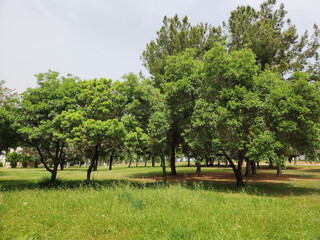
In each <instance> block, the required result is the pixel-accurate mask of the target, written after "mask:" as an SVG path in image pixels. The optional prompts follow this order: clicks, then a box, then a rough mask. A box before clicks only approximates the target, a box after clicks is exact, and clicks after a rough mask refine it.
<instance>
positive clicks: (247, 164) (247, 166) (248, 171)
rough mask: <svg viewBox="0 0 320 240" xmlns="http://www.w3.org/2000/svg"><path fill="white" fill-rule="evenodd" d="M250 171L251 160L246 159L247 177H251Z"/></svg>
mask: <svg viewBox="0 0 320 240" xmlns="http://www.w3.org/2000/svg"><path fill="white" fill-rule="evenodd" d="M250 170H251V160H250V159H248V158H247V159H246V174H245V176H246V177H249V176H250Z"/></svg>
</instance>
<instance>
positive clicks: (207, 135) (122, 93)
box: [1, 0, 320, 187]
mask: <svg viewBox="0 0 320 240" xmlns="http://www.w3.org/2000/svg"><path fill="white" fill-rule="evenodd" d="M275 8H276V2H275V1H274V0H269V1H266V2H264V3H263V4H262V5H261V6H260V9H259V10H255V9H254V8H252V7H250V6H246V7H245V6H239V7H238V8H237V9H236V10H234V11H233V12H232V13H231V15H230V18H229V20H228V22H227V23H223V24H222V26H218V27H214V26H211V25H209V24H207V23H200V24H198V25H192V24H191V23H190V22H189V21H188V18H187V17H184V18H183V19H182V20H180V19H179V18H178V16H174V17H173V18H167V17H164V19H163V26H162V27H161V29H160V30H159V31H158V32H157V39H156V40H155V41H151V42H150V43H149V44H147V46H146V49H145V51H144V52H143V53H142V57H141V59H142V61H143V64H144V66H145V67H146V68H147V69H148V70H149V72H150V74H151V78H150V79H148V78H144V77H143V76H138V75H135V74H132V73H130V74H127V75H124V77H123V79H122V80H121V81H112V80H108V79H104V78H101V79H93V80H81V79H79V78H77V77H73V76H72V75H67V76H65V77H59V74H58V73H57V72H54V71H48V72H47V73H40V74H38V75H37V82H38V87H36V88H33V89H31V88H29V89H28V90H27V91H25V92H24V93H23V94H22V95H21V96H19V97H15V96H12V97H10V100H5V101H3V102H5V103H3V104H2V110H1V111H3V112H4V113H3V117H2V119H3V120H2V121H3V124H2V128H4V129H2V130H1V131H9V130H10V129H12V130H13V131H10V134H11V135H12V140H11V138H10V137H5V138H4V139H2V140H1V141H4V143H3V144H2V150H6V149H8V147H9V146H10V147H12V146H13V145H15V144H17V143H19V144H20V145H21V144H23V145H25V146H29V147H32V148H33V149H35V150H36V151H37V153H38V155H39V158H40V161H41V162H42V164H43V165H44V166H45V168H46V169H47V170H48V171H49V172H50V173H51V175H52V177H51V181H53V182H54V181H55V179H56V175H57V170H58V167H59V165H60V164H64V163H65V162H66V160H67V159H71V158H83V157H86V158H88V159H90V166H89V168H88V170H87V178H86V181H87V184H89V183H90V174H91V172H92V171H93V170H95V169H96V168H97V166H98V162H99V160H100V159H105V158H108V159H109V165H110V166H112V162H113V161H114V159H115V158H126V159H130V164H131V159H133V158H136V159H139V158H143V159H145V161H147V160H150V159H155V158H158V159H161V162H162V166H163V176H164V180H165V179H166V169H165V167H166V164H165V161H166V159H168V160H169V162H170V168H171V174H173V175H175V174H176V168H175V162H176V161H175V160H176V153H177V151H179V152H182V153H183V155H184V156H186V157H187V158H195V159H196V165H197V171H200V166H201V162H202V161H209V162H210V161H212V160H213V159H214V158H215V157H216V156H224V158H225V159H226V160H227V161H228V163H229V164H230V165H231V167H232V169H233V171H234V173H235V177H236V180H237V186H238V187H243V186H244V182H243V179H242V165H243V162H246V163H247V165H246V166H247V167H246V173H247V174H249V173H250V171H253V172H255V166H256V163H259V162H261V161H269V162H271V163H272V164H273V165H275V166H276V167H277V170H278V174H279V175H281V174H282V173H281V168H282V166H283V164H284V162H285V161H286V160H287V159H288V158H289V157H291V156H296V155H300V154H306V155H307V156H308V157H309V158H315V157H316V150H317V149H319V123H320V122H319V119H320V118H319V117H320V108H319V106H320V92H319V80H320V74H319V73H320V61H319V46H320V45H319V36H320V31H319V29H318V27H317V25H314V33H313V34H312V35H311V37H309V36H308V33H307V32H305V34H303V35H302V36H300V37H299V35H298V34H297V31H296V28H295V26H294V25H293V24H292V23H291V21H290V20H289V19H287V18H286V11H285V9H284V6H283V5H280V7H279V8H277V9H275ZM2 89H4V88H2ZM6 91H8V90H6ZM6 91H5V90H3V91H2V94H5V92H6ZM9 110H10V111H9ZM4 116H5V117H4ZM5 120H6V121H5ZM6 124H7V125H6ZM12 132H13V133H18V134H17V135H16V134H12ZM11 135H6V134H4V135H3V134H2V135H1V136H2V137H4V136H11ZM17 138H18V139H19V140H20V141H17ZM50 165H52V167H50ZM251 168H252V169H251Z"/></svg>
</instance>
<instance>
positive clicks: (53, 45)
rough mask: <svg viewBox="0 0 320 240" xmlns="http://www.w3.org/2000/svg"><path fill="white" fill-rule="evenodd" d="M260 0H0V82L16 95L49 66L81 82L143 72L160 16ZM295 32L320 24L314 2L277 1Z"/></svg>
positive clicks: (209, 18) (220, 13)
mask: <svg viewBox="0 0 320 240" xmlns="http://www.w3.org/2000/svg"><path fill="white" fill-rule="evenodd" d="M262 2H263V1H262V0H259V1H257V0H214V1H213V0H161V1H160V0H159V1H156V0H135V1H133V0H131V1H129V0H118V1H115V0H114V1H108V0H105V1H103V0H91V1H90V0H0V80H5V81H6V82H7V83H6V86H7V87H9V88H12V89H17V90H18V92H20V93H21V92H22V91H24V90H26V89H27V88H28V87H35V86H36V79H35V77H34V74H37V73H39V72H45V71H47V70H48V69H52V70H55V71H58V72H60V73H61V74H62V75H65V74H67V73H72V74H73V75H76V76H79V77H80V78H82V79H91V78H95V77H106V78H112V79H114V80H116V79H120V77H121V76H122V75H123V74H125V73H128V72H135V73H138V72H139V71H140V70H142V71H143V72H144V73H147V71H146V70H145V69H144V67H143V66H142V62H141V60H140V56H141V53H142V51H143V50H144V49H145V46H146V44H147V43H149V42H150V40H152V39H155V38H156V32H157V31H158V30H159V28H160V27H161V25H162V18H163V16H164V15H167V16H168V17H172V16H173V15H174V14H176V13H178V14H179V16H180V18H182V17H183V16H184V15H188V17H189V20H190V21H191V22H192V23H193V24H196V23H199V22H208V23H210V24H212V25H214V26H217V25H220V24H221V23H222V21H227V20H228V17H229V15H230V12H231V11H232V10H234V9H235V8H236V7H237V6H238V5H248V4H249V5H251V6H254V7H256V8H257V7H258V6H259V5H260V4H261V3H262ZM277 3H278V4H280V3H284V4H285V8H286V10H287V11H288V16H289V18H291V20H292V22H293V23H294V24H296V26H297V28H298V31H299V32H300V33H302V32H303V31H304V29H309V30H312V25H313V23H317V24H318V25H320V1H319V0H304V1H301V0H282V1H279V0H278V2H277Z"/></svg>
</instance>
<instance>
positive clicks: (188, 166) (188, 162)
mask: <svg viewBox="0 0 320 240" xmlns="http://www.w3.org/2000/svg"><path fill="white" fill-rule="evenodd" d="M188 167H190V157H189V156H188Z"/></svg>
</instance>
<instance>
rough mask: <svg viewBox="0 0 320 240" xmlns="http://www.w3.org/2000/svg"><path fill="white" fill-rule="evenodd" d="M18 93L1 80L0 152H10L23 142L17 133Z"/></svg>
mask: <svg viewBox="0 0 320 240" xmlns="http://www.w3.org/2000/svg"><path fill="white" fill-rule="evenodd" d="M18 100H19V99H18V94H17V93H16V92H14V91H13V90H11V89H9V88H7V87H5V82H4V81H0V152H2V151H5V152H7V153H8V152H9V150H10V148H16V147H18V146H19V144H20V143H21V141H20V138H19V135H18V133H17V124H16V119H17V103H18Z"/></svg>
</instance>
